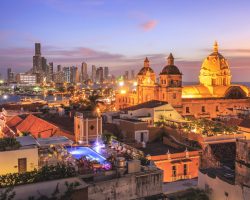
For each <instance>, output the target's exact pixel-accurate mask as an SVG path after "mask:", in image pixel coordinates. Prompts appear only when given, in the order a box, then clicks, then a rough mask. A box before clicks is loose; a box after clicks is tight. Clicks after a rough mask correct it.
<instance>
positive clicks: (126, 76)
mask: <svg viewBox="0 0 250 200" xmlns="http://www.w3.org/2000/svg"><path fill="white" fill-rule="evenodd" d="M128 76H129V73H128V71H125V74H124V80H128Z"/></svg>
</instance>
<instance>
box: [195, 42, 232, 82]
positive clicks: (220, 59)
mask: <svg viewBox="0 0 250 200" xmlns="http://www.w3.org/2000/svg"><path fill="white" fill-rule="evenodd" d="M199 79H200V83H201V84H203V85H206V86H215V85H230V83H231V72H230V69H229V65H228V62H227V60H226V59H225V58H224V56H222V55H221V54H220V53H219V51H218V44H217V42H215V43H214V51H213V53H211V54H210V55H209V56H208V57H207V58H205V59H204V61H203V63H202V66H201V70H200V76H199Z"/></svg>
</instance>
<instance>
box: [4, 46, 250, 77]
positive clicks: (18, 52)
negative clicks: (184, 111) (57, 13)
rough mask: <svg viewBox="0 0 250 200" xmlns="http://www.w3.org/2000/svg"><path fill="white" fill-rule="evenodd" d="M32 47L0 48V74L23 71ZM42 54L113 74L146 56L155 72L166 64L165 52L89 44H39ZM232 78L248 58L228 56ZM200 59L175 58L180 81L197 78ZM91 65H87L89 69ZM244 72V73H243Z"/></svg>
mask: <svg viewBox="0 0 250 200" xmlns="http://www.w3.org/2000/svg"><path fill="white" fill-rule="evenodd" d="M33 55H34V48H33V47H32V48H2V49H1V48H0V73H1V74H2V75H4V76H5V77H6V71H7V67H12V68H13V71H15V72H25V71H27V70H29V69H30V68H31V67H32V56H33ZM42 55H43V56H44V57H46V58H47V60H48V62H54V65H57V64H61V65H62V66H72V65H74V66H75V65H78V66H79V65H80V64H81V62H83V61H86V62H87V63H88V65H89V66H91V65H96V66H109V67H110V71H111V72H112V73H113V74H115V75H121V74H124V71H125V70H129V71H130V70H134V71H135V73H137V72H138V71H139V70H140V69H141V68H142V67H143V61H144V59H145V57H146V56H147V57H148V58H149V60H150V65H151V67H152V68H153V70H154V71H155V73H156V74H157V75H158V74H159V73H160V71H161V70H162V69H163V67H164V66H166V64H167V61H166V58H167V56H168V54H165V53H158V54H147V55H145V54H141V55H135V56H130V57H127V56H126V55H123V54H118V53H111V52H107V51H99V50H95V49H91V48H88V47H75V48H71V49H64V48H60V47H56V46H42ZM227 59H228V61H229V65H230V69H231V72H232V75H233V81H247V80H249V78H248V77H249V74H250V67H249V63H250V57H247V56H245V57H244V56H228V57H227ZM202 61H203V58H201V59H198V60H186V59H184V58H182V57H179V58H175V65H176V66H177V67H178V68H179V69H180V71H181V72H182V73H183V81H198V76H199V71H200V67H201V64H202ZM90 68H91V67H89V69H90ZM242 72H244V73H242Z"/></svg>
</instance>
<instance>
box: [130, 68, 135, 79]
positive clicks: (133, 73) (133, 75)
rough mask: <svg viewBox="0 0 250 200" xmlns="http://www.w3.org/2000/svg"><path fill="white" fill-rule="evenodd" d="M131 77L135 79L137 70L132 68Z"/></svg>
mask: <svg viewBox="0 0 250 200" xmlns="http://www.w3.org/2000/svg"><path fill="white" fill-rule="evenodd" d="M131 79H132V80H134V79H135V71H134V70H131Z"/></svg>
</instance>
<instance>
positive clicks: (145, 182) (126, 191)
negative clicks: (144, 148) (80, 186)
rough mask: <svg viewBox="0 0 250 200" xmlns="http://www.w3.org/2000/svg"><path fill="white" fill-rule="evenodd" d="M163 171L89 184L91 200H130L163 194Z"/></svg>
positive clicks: (130, 175) (129, 175) (141, 173)
mask: <svg viewBox="0 0 250 200" xmlns="http://www.w3.org/2000/svg"><path fill="white" fill-rule="evenodd" d="M162 178H163V177H162V171H161V170H154V171H147V172H140V173H136V174H127V175H125V176H123V177H121V178H115V179H112V180H108V181H102V182H96V183H93V184H89V187H88V197H89V200H96V199H98V200H105V199H110V200H116V199H117V200H118V199H123V200H129V199H137V198H143V197H147V196H152V195H157V194H161V193H162Z"/></svg>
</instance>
